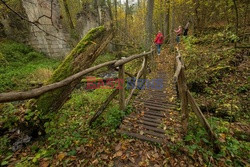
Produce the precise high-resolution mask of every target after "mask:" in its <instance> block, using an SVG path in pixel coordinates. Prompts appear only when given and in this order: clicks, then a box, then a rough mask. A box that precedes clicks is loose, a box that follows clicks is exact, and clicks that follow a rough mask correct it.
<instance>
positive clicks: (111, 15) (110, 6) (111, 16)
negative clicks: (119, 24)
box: [107, 0, 114, 22]
mask: <svg viewBox="0 0 250 167" xmlns="http://www.w3.org/2000/svg"><path fill="white" fill-rule="evenodd" d="M107 4H108V9H109V15H110V18H111V21H112V22H113V21H114V18H113V13H112V5H111V0H107Z"/></svg>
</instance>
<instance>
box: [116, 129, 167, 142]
mask: <svg viewBox="0 0 250 167" xmlns="http://www.w3.org/2000/svg"><path fill="white" fill-rule="evenodd" d="M117 132H118V133H121V134H126V135H128V136H131V137H135V138H138V139H141V140H144V141H150V142H153V143H159V144H162V143H163V140H162V139H155V138H151V137H147V136H144V135H140V134H138V133H133V132H127V131H124V130H119V129H118V130H117Z"/></svg>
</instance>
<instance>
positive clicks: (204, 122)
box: [187, 91, 216, 140]
mask: <svg viewBox="0 0 250 167" xmlns="http://www.w3.org/2000/svg"><path fill="white" fill-rule="evenodd" d="M187 96H188V102H189V103H190V105H191V107H192V109H193V111H194V113H195V114H196V116H197V117H198V119H199V121H200V122H201V124H202V125H203V126H204V127H205V129H206V130H207V132H208V134H209V136H210V137H211V140H214V139H216V136H215V134H214V133H213V131H212V129H211V127H210V125H209V124H208V122H207V119H206V118H205V117H204V115H203V113H202V112H201V110H200V108H199V106H198V104H197V103H196V101H195V99H194V98H193V96H192V94H191V93H190V91H187Z"/></svg>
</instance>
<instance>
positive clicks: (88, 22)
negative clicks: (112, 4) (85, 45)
mask: <svg viewBox="0 0 250 167" xmlns="http://www.w3.org/2000/svg"><path fill="white" fill-rule="evenodd" d="M110 20H111V18H110V13H109V10H108V7H107V6H106V4H97V5H96V6H94V5H93V4H91V3H86V4H85V5H83V9H82V11H81V12H80V13H78V15H77V25H76V31H77V33H78V34H79V36H80V38H82V37H84V36H85V35H86V34H87V33H88V31H89V30H90V29H92V28H94V27H98V26H100V25H104V26H105V27H110V26H111V25H110V23H111V22H110Z"/></svg>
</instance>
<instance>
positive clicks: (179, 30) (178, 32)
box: [174, 26, 182, 44]
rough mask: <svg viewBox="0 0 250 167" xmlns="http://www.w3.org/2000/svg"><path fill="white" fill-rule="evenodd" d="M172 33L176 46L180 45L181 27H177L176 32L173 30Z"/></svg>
mask: <svg viewBox="0 0 250 167" xmlns="http://www.w3.org/2000/svg"><path fill="white" fill-rule="evenodd" d="M174 32H175V33H176V42H177V44H179V43H180V36H181V34H182V28H181V26H179V27H178V30H174Z"/></svg>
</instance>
